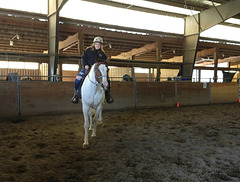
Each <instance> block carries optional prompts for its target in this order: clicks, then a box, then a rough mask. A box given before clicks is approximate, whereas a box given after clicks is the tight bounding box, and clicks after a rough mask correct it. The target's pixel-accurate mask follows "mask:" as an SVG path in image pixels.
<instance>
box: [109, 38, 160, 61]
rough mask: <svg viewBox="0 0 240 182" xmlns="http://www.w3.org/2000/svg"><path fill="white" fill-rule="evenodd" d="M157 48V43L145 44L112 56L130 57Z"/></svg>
mask: <svg viewBox="0 0 240 182" xmlns="http://www.w3.org/2000/svg"><path fill="white" fill-rule="evenodd" d="M156 48H157V43H156V42H155V43H152V44H146V45H144V46H143V47H140V48H137V49H132V50H131V51H129V52H123V53H121V54H119V55H117V56H112V58H114V59H132V57H133V56H137V55H140V54H144V53H146V52H149V51H152V50H154V49H156Z"/></svg>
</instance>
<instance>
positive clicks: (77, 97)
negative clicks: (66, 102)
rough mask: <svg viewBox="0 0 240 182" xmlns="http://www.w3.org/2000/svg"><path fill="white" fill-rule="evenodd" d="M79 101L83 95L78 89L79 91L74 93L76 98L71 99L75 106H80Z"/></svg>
mask: <svg viewBox="0 0 240 182" xmlns="http://www.w3.org/2000/svg"><path fill="white" fill-rule="evenodd" d="M79 99H81V93H80V90H79V89H78V90H77V91H75V92H74V96H73V98H72V99H71V101H72V103H74V104H78V101H79Z"/></svg>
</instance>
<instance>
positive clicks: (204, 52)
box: [164, 47, 216, 63]
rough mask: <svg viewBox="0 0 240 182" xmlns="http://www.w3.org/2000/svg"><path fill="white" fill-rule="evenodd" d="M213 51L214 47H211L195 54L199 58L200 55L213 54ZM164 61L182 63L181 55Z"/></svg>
mask: <svg viewBox="0 0 240 182" xmlns="http://www.w3.org/2000/svg"><path fill="white" fill-rule="evenodd" d="M215 51H216V48H215V47H214V48H211V49H203V50H201V51H198V52H197V56H196V57H198V58H200V57H205V56H210V55H213V54H214V52H215ZM164 61H165V62H176V63H182V62H183V56H175V57H173V58H170V59H166V60H164ZM196 62H197V61H196Z"/></svg>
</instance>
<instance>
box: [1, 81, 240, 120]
mask: <svg viewBox="0 0 240 182" xmlns="http://www.w3.org/2000/svg"><path fill="white" fill-rule="evenodd" d="M73 85H74V83H73V82H35V81H25V82H21V85H20V87H19V85H18V84H17V82H6V81H3V82H0V103H1V104H0V117H11V116H18V115H19V114H21V115H22V116H26V115H37V114H47V113H66V112H81V104H72V103H71V101H70V100H71V98H72V96H73ZM111 85H112V96H113V98H114V101H115V102H114V103H113V104H107V103H106V104H105V105H104V109H105V110H119V109H134V108H141V107H175V106H176V103H177V102H179V104H180V107H181V106H184V105H202V104H210V103H211V104H215V103H234V102H238V97H239V94H238V92H239V91H238V89H239V84H238V83H211V84H209V83H207V84H203V83H191V82H177V83H176V82H160V83H151V82H137V83H136V84H134V83H133V82H112V84H111ZM18 88H21V89H20V92H19V91H18ZM19 93H20V94H21V97H20V98H19V97H18V95H19ZM176 93H177V94H176ZM19 103H20V104H19Z"/></svg>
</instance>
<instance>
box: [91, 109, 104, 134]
mask: <svg viewBox="0 0 240 182" xmlns="http://www.w3.org/2000/svg"><path fill="white" fill-rule="evenodd" d="M99 118H100V119H99ZM97 123H98V124H99V123H102V105H100V106H98V107H97V109H96V111H95V116H94V118H93V130H92V137H95V136H96V131H97Z"/></svg>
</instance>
